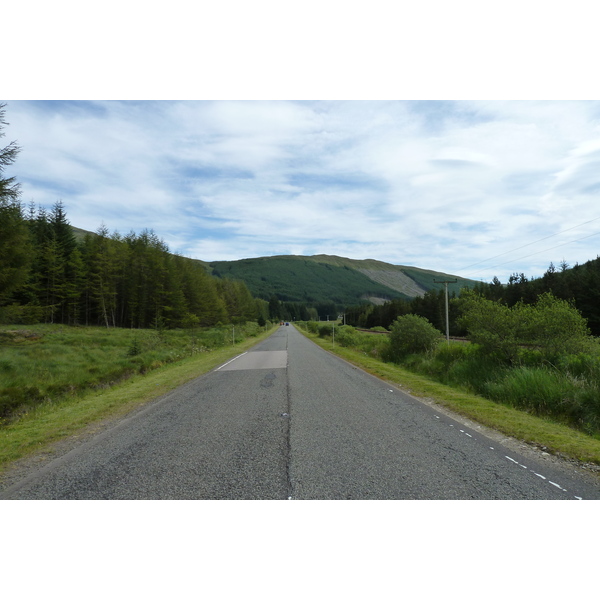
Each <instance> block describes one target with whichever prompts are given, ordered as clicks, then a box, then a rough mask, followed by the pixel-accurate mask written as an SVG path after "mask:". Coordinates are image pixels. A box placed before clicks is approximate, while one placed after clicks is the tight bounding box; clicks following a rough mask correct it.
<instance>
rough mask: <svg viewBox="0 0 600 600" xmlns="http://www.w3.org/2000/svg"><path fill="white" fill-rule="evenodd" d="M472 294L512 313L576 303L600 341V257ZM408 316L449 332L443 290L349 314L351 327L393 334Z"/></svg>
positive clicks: (480, 287)
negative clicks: (547, 298) (549, 303)
mask: <svg viewBox="0 0 600 600" xmlns="http://www.w3.org/2000/svg"><path fill="white" fill-rule="evenodd" d="M472 289H473V290H474V291H475V292H476V293H477V294H478V295H480V296H481V297H483V298H486V299H488V300H493V301H496V302H498V303H500V304H503V305H505V306H507V307H510V308H512V307H514V306H516V305H517V304H519V303H523V304H525V305H534V304H535V303H536V302H537V301H538V299H539V298H540V297H542V296H543V295H544V294H552V295H553V296H554V297H556V298H558V299H560V300H565V301H567V302H570V303H572V305H573V306H574V307H575V308H576V309H577V310H578V311H579V312H580V313H581V315H582V316H583V317H584V318H585V319H586V320H587V322H588V326H589V328H590V331H591V333H592V334H593V335H594V336H600V257H597V258H595V259H593V260H589V261H587V262H586V263H584V264H581V265H580V264H576V265H575V266H573V267H569V265H568V264H567V263H565V262H564V261H563V262H562V263H561V264H560V266H559V267H558V268H557V267H555V265H554V264H553V263H550V266H549V267H548V269H547V270H546V272H545V273H544V274H543V275H542V276H541V277H537V278H536V277H527V276H526V275H525V274H524V273H513V274H512V275H511V276H510V277H509V279H508V282H507V283H506V284H503V283H501V282H500V280H499V279H498V278H497V277H494V279H493V280H492V282H491V283H483V282H481V283H478V284H476V285H475V286H474V287H473V288H472ZM462 293H464V290H463V292H462ZM462 293H461V294H459V296H460V295H462ZM458 299H459V297H458V296H457V295H456V294H455V293H452V294H450V303H449V322H450V335H456V336H464V335H466V328H465V325H464V323H463V322H462V321H461V319H460V317H461V310H460V304H459V302H458ZM408 314H414V315H418V316H421V317H424V318H426V319H427V320H428V321H429V322H430V323H431V324H432V325H433V326H434V327H436V329H439V330H440V331H442V332H443V331H445V328H446V315H445V297H444V290H429V291H427V292H426V293H425V295H424V296H422V297H418V298H413V299H412V300H405V299H395V300H391V301H390V302H386V303H385V304H383V305H381V306H369V305H366V304H363V305H358V306H353V307H350V308H348V309H347V310H346V323H348V324H350V325H353V326H355V327H365V328H369V329H370V328H373V327H378V326H379V327H385V328H387V329H389V328H390V326H391V325H392V323H393V322H394V321H395V320H396V319H397V318H398V317H401V316H403V315H408Z"/></svg>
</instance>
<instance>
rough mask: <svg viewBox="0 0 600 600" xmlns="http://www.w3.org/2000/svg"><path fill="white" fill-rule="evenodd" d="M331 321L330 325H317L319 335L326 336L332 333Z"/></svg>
mask: <svg viewBox="0 0 600 600" xmlns="http://www.w3.org/2000/svg"><path fill="white" fill-rule="evenodd" d="M332 328H333V323H331V324H330V325H321V326H320V327H319V337H322V338H326V337H328V336H330V335H332V333H333V329H332Z"/></svg>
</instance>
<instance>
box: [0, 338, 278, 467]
mask: <svg viewBox="0 0 600 600" xmlns="http://www.w3.org/2000/svg"><path fill="white" fill-rule="evenodd" d="M272 332H273V329H271V330H269V331H267V332H265V333H262V334H259V335H257V336H256V337H251V338H247V339H245V340H244V341H242V342H241V343H238V344H236V345H235V346H228V347H222V348H219V349H216V350H214V351H212V352H208V353H201V354H197V355H194V356H190V357H188V358H184V359H182V360H180V361H178V362H176V363H172V364H167V365H164V366H162V367H160V368H158V369H156V370H154V371H151V372H149V373H147V374H145V375H141V374H137V375H133V376H132V377H130V378H129V379H127V380H126V381H124V382H122V383H120V384H117V385H114V386H112V387H111V388H109V389H105V390H99V391H93V392H92V391H90V392H88V393H86V394H85V395H84V396H83V397H76V398H65V399H63V400H60V401H57V402H55V403H54V402H53V403H48V404H41V405H39V406H36V407H35V408H34V409H33V410H31V412H29V413H28V414H26V415H23V416H22V417H21V418H20V419H18V420H17V421H15V422H14V423H11V424H9V425H6V426H4V427H2V428H1V429H0V474H1V473H2V472H3V471H5V470H6V468H7V467H8V466H9V465H10V464H11V463H13V462H14V461H16V460H18V459H21V458H24V457H26V456H28V455H31V454H34V453H37V452H42V451H44V450H45V449H46V448H47V446H48V445H49V444H51V443H53V442H56V441H59V440H61V439H64V438H66V437H68V436H71V435H74V434H76V433H77V432H79V431H81V430H83V429H84V428H86V427H88V426H89V425H90V424H92V423H97V422H100V421H102V420H103V419H107V418H117V417H121V416H124V415H126V414H127V413H129V412H131V411H132V410H134V409H135V408H138V407H139V406H142V405H143V404H146V403H148V402H150V401H152V400H155V399H156V398H159V397H160V396H162V395H164V394H166V393H167V392H169V391H171V390H173V389H175V388H177V387H179V386H181V385H183V384H184V383H187V382H188V381H191V380H192V379H195V378H196V377H199V376H200V375H203V374H204V373H207V372H209V371H211V370H212V369H214V368H215V367H217V366H218V365H220V364H222V363H224V362H226V361H227V360H228V359H230V358H232V357H234V356H237V355H238V354H240V353H242V352H245V351H246V350H248V349H249V348H251V347H252V346H254V345H256V344H257V343H258V342H260V341H262V340H264V339H265V338H267V337H268V336H269V335H271V333H272Z"/></svg>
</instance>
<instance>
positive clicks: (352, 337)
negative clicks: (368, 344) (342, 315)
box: [335, 325, 359, 348]
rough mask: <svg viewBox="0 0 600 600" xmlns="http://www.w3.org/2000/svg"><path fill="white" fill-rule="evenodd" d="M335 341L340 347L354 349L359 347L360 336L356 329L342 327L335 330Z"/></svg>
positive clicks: (348, 326) (346, 326)
mask: <svg viewBox="0 0 600 600" xmlns="http://www.w3.org/2000/svg"><path fill="white" fill-rule="evenodd" d="M335 341H336V343H338V344H340V346H346V347H347V348H352V347H355V346H358V343H359V340H358V334H357V332H356V329H355V328H354V327H351V326H350V325H340V326H339V327H336V328H335Z"/></svg>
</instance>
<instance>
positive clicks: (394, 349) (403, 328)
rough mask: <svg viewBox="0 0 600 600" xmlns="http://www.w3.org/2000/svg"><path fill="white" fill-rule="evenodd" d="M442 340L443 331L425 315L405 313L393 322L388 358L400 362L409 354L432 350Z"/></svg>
mask: <svg viewBox="0 0 600 600" xmlns="http://www.w3.org/2000/svg"><path fill="white" fill-rule="evenodd" d="M441 340H442V335H441V333H440V332H439V331H438V330H437V329H436V328H435V327H434V326H433V325H432V324H431V323H430V322H429V321H428V320H427V319H426V318H425V317H421V316H419V315H412V314H411V315H404V316H401V317H398V318H397V319H396V320H395V321H394V322H393V323H392V327H391V333H390V344H389V348H388V350H387V352H386V358H387V360H390V361H391V362H400V361H401V360H402V359H403V358H404V357H406V356H407V355H408V354H416V353H423V352H431V351H432V350H433V349H434V348H435V347H436V346H437V345H438V344H439V342H440V341H441Z"/></svg>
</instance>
